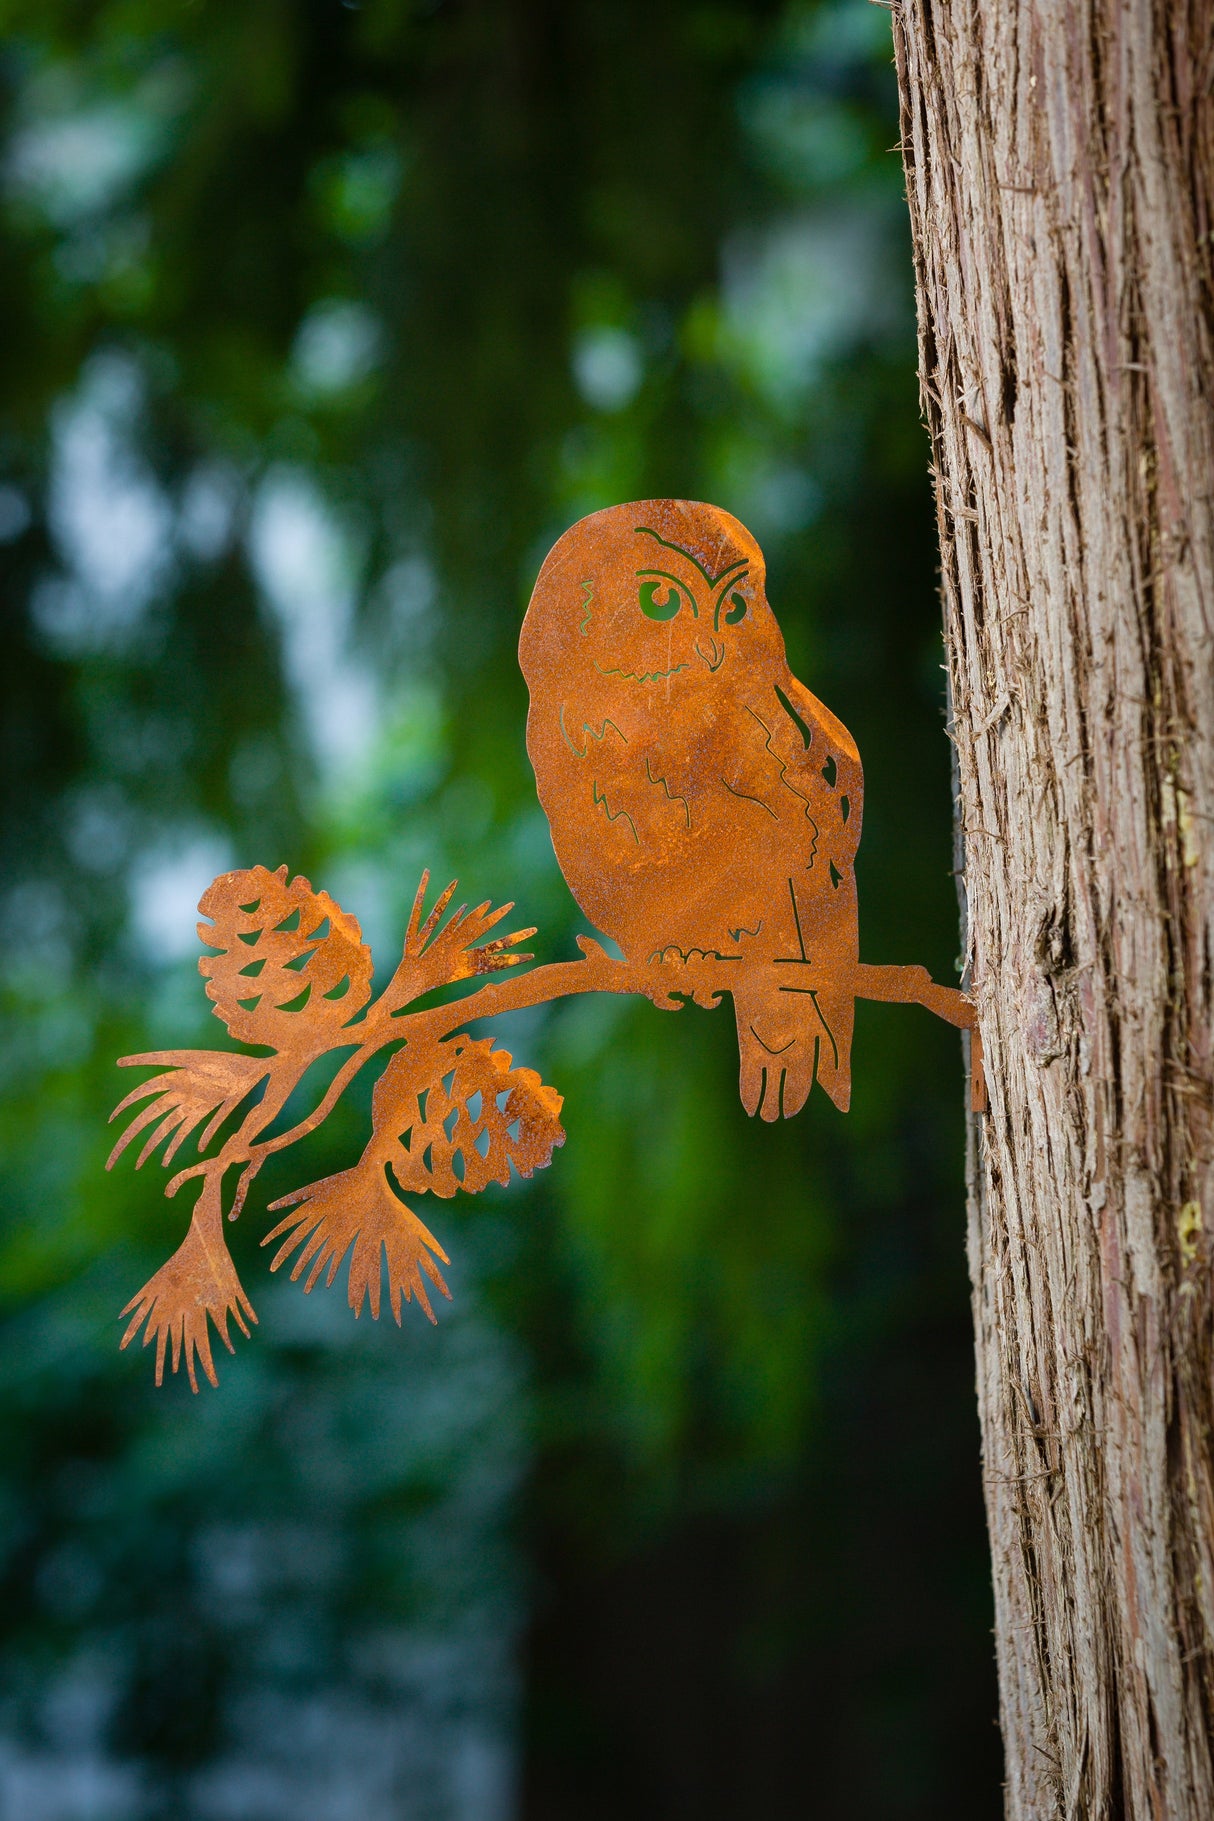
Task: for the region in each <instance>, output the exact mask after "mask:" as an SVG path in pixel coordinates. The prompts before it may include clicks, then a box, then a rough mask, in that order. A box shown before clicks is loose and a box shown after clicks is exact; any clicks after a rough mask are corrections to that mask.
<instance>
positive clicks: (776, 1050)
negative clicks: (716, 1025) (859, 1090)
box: [734, 992, 852, 1121]
mask: <svg viewBox="0 0 1214 1821" xmlns="http://www.w3.org/2000/svg"><path fill="white" fill-rule="evenodd" d="M820 997H821V995H820V994H817V993H810V992H805V993H800V992H798V993H795V994H794V993H781V994H780V996H779V999H778V1000H776V1001H775V1002H774V1003H773V1002H772V1001H771V999H770V998H769V997H767V996H766V995H765V996H764V998H763V999H758V998H757V997H756V998H750V997H749V996H748V995H745V994H743V995H741V996H739V994H737V993H736V992H735V994H734V1011H735V1013H736V1016H737V1022H738V1054H739V1058H740V1061H741V1071H740V1076H739V1083H738V1085H739V1090H740V1093H741V1097H742V1105H743V1106H744V1107H745V1108H746V1111H747V1112H748V1113H749V1114H750V1115H751V1117H752V1118H753V1117H754V1115H755V1114H756V1113H757V1114H758V1115H759V1117H760V1119H766V1120H770V1121H774V1120H777V1119H791V1118H792V1116H793V1114H794V1113H799V1112H800V1111H801V1108H802V1107H803V1106H804V1105H805V1102H806V1101H807V1100H808V1098H809V1091H810V1089H811V1088H812V1087H813V1084H814V1082H815V1080H816V1081H818V1082H819V1083H820V1084H821V1086H822V1089H823V1091H824V1092H825V1093H826V1094H828V1095H829V1097H830V1099H831V1100H833V1101H834V1103H835V1105H836V1106H837V1107H838V1109H839V1111H840V1112H841V1113H845V1112H846V1111H847V1109H848V1106H849V1105H850V1104H851V1066H850V1065H851V1016H850V1014H851V1010H852V1002H851V1000H850V999H848V1000H847V1001H846V1004H843V1003H840V1004H839V1005H837V1006H832V1007H831V1008H830V1011H831V1014H832V1016H831V1020H830V1022H829V1023H828V1022H827V1016H826V1014H825V1012H824V1009H823V1007H822V1005H821V1004H820V1003H819V1000H820ZM790 1001H791V1002H792V1003H791V1004H790Z"/></svg>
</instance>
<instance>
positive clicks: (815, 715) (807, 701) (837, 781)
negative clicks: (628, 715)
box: [721, 673, 864, 873]
mask: <svg viewBox="0 0 1214 1821" xmlns="http://www.w3.org/2000/svg"><path fill="white" fill-rule="evenodd" d="M735 725H736V729H737V737H736V739H735V741H734V742H733V745H732V748H731V751H730V754H729V761H728V763H727V765H726V766H725V768H724V770H723V773H722V778H721V782H722V783H723V784H724V786H725V788H726V789H727V790H728V791H730V792H731V793H732V794H733V795H735V796H738V797H746V798H750V799H753V800H755V801H757V802H759V803H761V804H763V805H764V807H765V808H767V809H768V810H769V811H770V812H771V815H772V816H773V817H774V818H778V819H779V820H780V821H782V822H784V823H785V824H786V825H787V823H788V816H789V811H790V810H793V811H794V813H795V806H796V804H797V803H798V801H799V802H800V804H802V805H803V809H802V810H801V812H800V813H801V814H802V815H804V816H805V818H806V819H807V821H809V822H810V823H811V824H812V826H813V829H814V832H815V847H816V849H818V850H819V851H822V852H823V853H824V854H825V857H826V858H827V860H828V862H829V863H830V864H832V865H833V866H834V867H835V868H836V870H837V871H838V872H840V873H843V872H850V869H851V866H852V862H853V861H854V859H855V855H856V849H857V847H858V846H859V843H860V822H861V810H862V799H863V790H864V782H863V771H862V769H861V766H860V755H859V753H858V752H857V750H856V743H855V741H854V740H853V739H852V737H851V735H850V734H849V733H848V731H847V729H846V728H845V727H844V725H843V723H842V722H841V721H840V720H838V719H837V717H836V716H835V715H833V714H831V712H830V710H829V709H828V708H826V707H825V706H824V705H823V704H822V703H821V702H819V701H818V699H817V697H816V696H813V695H811V694H810V692H809V690H808V689H806V688H805V686H804V684H802V683H799V682H798V681H797V679H796V678H795V677H794V676H792V675H791V674H789V673H785V675H784V676H783V677H781V679H780V681H779V682H778V683H775V682H768V683H767V684H765V686H763V687H760V688H756V689H754V690H752V691H750V692H748V695H747V698H746V700H745V701H744V702H743V703H742V713H741V716H740V718H739V719H738V720H737V721H736V723H735Z"/></svg>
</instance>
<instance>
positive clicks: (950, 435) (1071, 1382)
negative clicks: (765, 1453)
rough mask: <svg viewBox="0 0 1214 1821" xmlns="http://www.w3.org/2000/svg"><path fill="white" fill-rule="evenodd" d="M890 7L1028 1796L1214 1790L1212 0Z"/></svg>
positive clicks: (994, 1497) (1126, 1811) (981, 1362)
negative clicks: (929, 464) (983, 1102)
mask: <svg viewBox="0 0 1214 1821" xmlns="http://www.w3.org/2000/svg"><path fill="white" fill-rule="evenodd" d="M894 32H895V43H896V50H897V61H898V73H899V81H900V85H901V97H902V143H903V152H904V156H905V161H906V175H907V189H908V195H909V202H910V211H911V223H912V228H913V235H914V247H915V262H916V276H917V283H918V301H919V330H920V359H921V377H922V388H923V400H924V409H925V412H926V415H927V420H928V425H929V428H930V433H931V442H932V453H933V460H934V476H935V483H936V501H937V513H938V519H939V531H940V545H941V555H942V569H943V593H944V613H945V627H946V638H947V645H948V659H949V674H950V678H951V686H952V704H953V714H954V722H953V730H952V731H953V735H954V739H955V743H956V755H957V774H958V824H959V841H960V843H961V851H962V857H963V860H964V880H965V891H966V897H967V901H968V934H967V945H968V954H969V956H970V960H971V966H972V982H973V989H974V992H975V995H976V997H977V1000H978V1006H979V1025H980V1029H981V1033H982V1038H983V1043H984V1047H985V1052H986V1065H987V1072H988V1085H989V1094H990V1111H989V1114H987V1115H985V1116H979V1117H976V1118H975V1121H974V1125H973V1131H972V1141H971V1172H970V1203H969V1258H970V1271H971V1277H972V1283H973V1305H974V1323H975V1331H976V1345H977V1364H978V1397H979V1406H980V1413H981V1422H982V1436H983V1451H984V1483H985V1494H986V1503H987V1514H988V1519H989V1524H990V1534H991V1551H992V1558H993V1567H994V1586H995V1614H996V1645H997V1653H998V1662H999V1680H1000V1704H1001V1710H1002V1712H1001V1718H1002V1725H1003V1734H1004V1741H1005V1749H1006V1755H1007V1813H1008V1814H1009V1816H1014V1817H1016V1821H1027V1818H1028V1817H1033V1818H1034V1821H1036V1818H1037V1817H1047V1816H1059V1817H1063V1816H1065V1817H1068V1818H1071V1817H1076V1818H1077V1817H1084V1818H1085V1821H1086V1818H1088V1817H1106V1816H1107V1817H1123V1816H1124V1817H1132V1818H1133V1821H1148V1818H1149V1821H1161V1818H1162V1817H1169V1818H1170V1817H1181V1816H1183V1817H1186V1818H1191V1821H1210V1817H1212V1816H1214V1740H1212V1737H1211V1719H1212V1716H1214V1463H1212V1460H1211V1435H1212V1429H1214V1384H1212V1379H1211V1371H1212V1366H1214V1332H1212V1321H1211V1306H1212V1305H1211V1295H1212V1289H1214V1285H1212V1273H1211V1258H1212V1250H1214V1248H1212V1240H1214V1235H1212V1234H1211V1231H1210V1228H1211V1225H1212V1224H1214V1203H1212V1202H1211V1199H1210V1188H1211V1125H1212V1118H1211V1115H1212V1107H1214V1072H1212V1068H1211V1049H1212V1030H1211V1018H1212V1011H1214V1008H1212V1006H1211V994H1212V981H1211V966H1212V963H1211V946H1212V942H1211V938H1212V931H1211V910H1212V907H1214V663H1212V659H1214V643H1212V622H1214V539H1212V504H1211V494H1212V490H1214V414H1212V410H1211V389H1212V385H1214V378H1212V368H1211V352H1212V347H1211V344H1212V339H1214V337H1212V328H1214V314H1212V290H1211V255H1212V252H1214V244H1212V241H1211V228H1212V226H1214V218H1212V211H1211V204H1212V201H1214V195H1212V192H1214V121H1212V118H1211V85H1212V81H1214V3H1212V0H1188V3H1187V4H1185V0H1178V3H1175V4H1172V5H1169V4H1167V0H1124V3H1122V4H1119V3H1118V0H1071V3H1070V4H1068V0H1037V3H1036V4H1034V3H1033V0H993V3H991V4H987V5H981V4H979V0H903V4H902V6H901V10H895V13H894Z"/></svg>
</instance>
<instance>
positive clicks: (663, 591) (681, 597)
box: [638, 580, 694, 620]
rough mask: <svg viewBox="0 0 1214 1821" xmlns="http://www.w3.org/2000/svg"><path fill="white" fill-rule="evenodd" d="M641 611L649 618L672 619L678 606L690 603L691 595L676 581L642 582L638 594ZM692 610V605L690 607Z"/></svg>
mask: <svg viewBox="0 0 1214 1821" xmlns="http://www.w3.org/2000/svg"><path fill="white" fill-rule="evenodd" d="M638 598H639V600H640V606H641V612H642V613H643V614H644V615H645V617H646V619H649V620H673V618H674V616H675V614H676V613H677V612H678V611H679V608H680V607H683V606H686V605H689V604H691V596H690V595H689V594H688V592H687V590H686V589H685V588H683V587H682V586H681V585H680V584H679V583H678V582H671V581H665V580H663V581H657V582H642V583H641V591H640V595H639V597H638ZM692 610H693V612H694V606H693V608H692Z"/></svg>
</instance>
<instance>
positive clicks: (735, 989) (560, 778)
mask: <svg viewBox="0 0 1214 1821" xmlns="http://www.w3.org/2000/svg"><path fill="white" fill-rule="evenodd" d="M519 659H520V662H521V664H522V667H523V674H524V675H525V677H526V679H527V684H528V687H529V689H530V692H531V709H530V713H529V714H528V717H527V750H528V752H529V754H530V756H531V763H532V765H533V766H534V768H535V777H536V783H537V785H538V787H539V795H540V801H541V803H542V804H543V806H544V809H545V811H546V813H547V816H548V821H549V824H550V826H551V830H552V841H553V845H554V847H555V849H556V855H557V859H558V861H559V862H560V866H561V871H562V872H563V873H564V875H565V878H566V880H567V882H568V885H569V888H570V890H571V891H572V893H573V895H574V897H575V898H576V899H577V902H578V904H579V905H580V906H581V908H582V910H583V911H584V912H585V914H586V916H587V917H588V918H589V919H590V921H591V923H593V924H594V925H595V927H596V928H598V929H600V930H602V931H603V932H604V933H605V934H606V935H608V936H610V937H612V938H613V940H614V941H616V942H617V943H618V944H619V946H620V948H621V949H622V950H623V951H624V954H625V956H626V957H627V958H628V959H629V960H630V961H633V962H637V963H639V962H660V961H663V960H665V959H667V958H670V957H675V958H681V959H683V960H687V959H689V958H691V957H696V958H702V959H710V960H712V961H714V962H717V963H720V968H719V974H720V975H721V976H722V977H723V978H724V979H726V980H727V982H728V989H729V992H730V993H731V995H732V998H733V1003H734V1011H735V1014H736V1017H737V1026H738V1049H739V1052H740V1056H741V1094H742V1103H743V1105H744V1106H745V1108H746V1110H747V1112H748V1113H759V1114H761V1115H762V1116H763V1117H764V1118H765V1119H777V1118H779V1117H780V1116H781V1115H783V1116H785V1117H788V1116H790V1115H792V1114H794V1113H797V1112H799V1111H800V1110H801V1108H802V1107H803V1106H804V1104H805V1101H806V1098H807V1096H808V1094H809V1091H810V1088H811V1087H812V1086H813V1083H814V1080H815V1078H816V1079H817V1081H818V1082H819V1083H820V1084H821V1086H822V1087H823V1089H824V1090H825V1091H826V1093H827V1094H828V1095H829V1096H830V1098H831V1100H833V1101H834V1103H835V1105H836V1106H837V1107H838V1108H839V1109H840V1111H846V1109H847V1107H848V1105H849V1103H850V1099H851V1041H852V1023H853V1010H854V1000H855V990H856V988H855V980H854V975H855V970H856V966H857V964H858V962H859V912H858V905H857V899H856V879H855V870H854V867H855V857H856V849H857V847H858V846H859V843H860V826H861V818H862V810H863V795H864V779H863V772H862V770H861V767H860V755H859V753H858V752H857V750H856V744H855V741H854V740H853V739H852V737H851V735H850V734H849V733H848V731H847V729H846V727H844V726H843V723H842V722H841V721H839V720H838V719H837V718H836V717H835V716H834V715H833V714H832V713H831V712H830V710H829V709H828V708H826V707H825V706H824V705H823V704H822V703H821V702H819V701H818V699H817V697H816V696H813V695H811V694H810V692H809V690H808V689H806V687H805V685H804V684H803V683H801V682H799V681H798V680H797V678H796V677H794V676H793V674H792V672H791V670H790V669H789V668H788V660H787V658H786V656H785V653H784V639H783V636H782V634H781V632H780V628H779V626H778V624H777V623H776V617H775V615H774V613H773V612H772V610H771V607H770V606H769V605H768V601H767V591H766V566H765V564H764V561H763V552H762V551H761V550H760V548H759V546H758V544H757V543H756V542H755V540H754V538H753V537H752V536H751V535H750V533H749V532H748V531H747V530H746V528H745V527H744V526H743V525H741V524H739V522H738V520H737V519H736V518H733V517H731V516H730V514H729V513H728V512H723V511H722V510H721V509H720V508H719V507H717V506H706V505H701V504H699V503H698V502H694V501H690V500H643V501H640V502H637V503H636V504H632V505H624V506H611V507H608V508H607V510H606V511H603V512H596V513H593V514H592V515H591V516H590V517H589V518H584V519H582V520H581V521H580V522H579V523H578V524H576V525H574V526H573V527H572V529H571V530H569V531H567V532H566V533H565V535H564V536H563V537H562V538H561V539H560V540H559V541H558V543H557V544H556V545H555V547H554V548H553V550H552V551H551V553H550V554H549V556H548V558H547V561H546V562H545V563H544V566H543V568H542V569H541V571H540V574H539V579H538V581H537V582H536V585H535V592H534V593H533V595H532V597H531V604H530V606H529V607H528V609H527V616H526V619H525V621H524V623H523V630H522V637H521V639H520V641H519Z"/></svg>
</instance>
